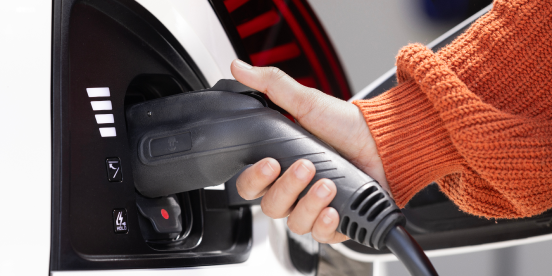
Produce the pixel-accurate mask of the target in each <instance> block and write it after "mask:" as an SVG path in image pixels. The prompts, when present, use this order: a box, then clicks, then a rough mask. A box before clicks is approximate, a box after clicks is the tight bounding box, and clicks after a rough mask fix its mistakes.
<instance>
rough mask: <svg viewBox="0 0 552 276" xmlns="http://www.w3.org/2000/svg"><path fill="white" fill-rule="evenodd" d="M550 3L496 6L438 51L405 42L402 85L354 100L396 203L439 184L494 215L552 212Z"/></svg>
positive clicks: (468, 207) (475, 209)
mask: <svg viewBox="0 0 552 276" xmlns="http://www.w3.org/2000/svg"><path fill="white" fill-rule="evenodd" d="M551 2H552V1H527V0H526V1H522V0H518V1H495V3H494V7H493V9H492V10H491V11H490V12H489V13H488V14H486V15H485V16H484V17H482V18H481V19H479V20H478V21H477V22H476V23H474V24H473V26H472V27H471V28H470V29H469V30H468V31H467V32H466V33H464V34H463V35H462V36H460V37H459V38H458V39H456V40H455V41H454V42H453V43H452V44H451V45H448V46H447V47H445V48H444V49H443V50H441V51H440V52H438V53H433V52H432V51H430V50H429V49H427V48H425V47H424V46H422V45H417V44H415V45H409V46H407V47H405V48H403V49H402V50H401V51H400V53H399V55H398V57H397V68H398V69H397V77H398V81H399V85H398V86H397V87H396V88H393V89H391V90H390V91H388V92H386V93H384V94H383V95H381V96H379V97H376V98H374V99H372V100H367V101H355V102H354V103H355V104H356V105H357V106H358V107H359V108H360V109H361V111H362V112H363V114H364V116H365V118H366V122H367V124H368V126H369V128H370V131H371V133H372V135H373V136H374V139H375V140H376V144H377V147H378V152H379V154H380V156H381V158H382V161H383V164H384V169H385V172H386V176H387V179H388V182H389V185H390V188H391V192H392V194H393V196H394V197H395V199H396V201H397V203H398V205H399V206H401V207H403V206H405V204H406V203H407V202H408V200H410V198H412V196H414V194H415V193H417V192H418V191H419V190H421V189H422V188H423V187H425V186H426V185H428V184H429V183H431V182H432V181H437V183H438V184H439V185H440V187H441V190H442V191H443V192H444V193H445V194H446V195H447V196H448V197H449V198H450V199H451V200H453V201H454V202H455V203H456V204H457V205H458V206H459V207H460V209H462V210H464V211H466V212H468V213H472V214H475V215H479V216H485V217H491V218H517V217H526V216H532V215H536V214H539V213H542V212H543V211H545V210H547V209H550V208H551V207H552V121H551V119H552V89H551V88H550V84H551V83H550V82H551V80H552V21H551V18H552V16H551V13H552V3H551Z"/></svg>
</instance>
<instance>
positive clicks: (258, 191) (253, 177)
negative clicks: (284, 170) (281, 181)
mask: <svg viewBox="0 0 552 276" xmlns="http://www.w3.org/2000/svg"><path fill="white" fill-rule="evenodd" d="M278 175H280V164H279V163H278V161H276V160H275V159H273V158H265V159H263V160H261V161H259V162H257V163H255V164H254V165H252V166H251V167H249V168H247V169H246V170H245V171H243V172H242V173H241V174H240V176H239V177H238V179H237V180H236V188H237V190H238V194H239V195H240V196H241V197H243V198H244V199H247V200H252V199H255V198H258V197H261V196H263V195H264V194H265V192H266V191H267V190H268V187H269V185H270V184H272V182H274V180H276V178H277V177H278Z"/></svg>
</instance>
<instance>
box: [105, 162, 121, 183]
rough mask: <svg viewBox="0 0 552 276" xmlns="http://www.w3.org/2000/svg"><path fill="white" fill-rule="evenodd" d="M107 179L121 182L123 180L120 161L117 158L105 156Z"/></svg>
mask: <svg viewBox="0 0 552 276" xmlns="http://www.w3.org/2000/svg"><path fill="white" fill-rule="evenodd" d="M106 165H107V179H108V180H109V182H121V181H123V173H122V171H121V161H120V160H119V158H117V157H114V158H107V160H106Z"/></svg>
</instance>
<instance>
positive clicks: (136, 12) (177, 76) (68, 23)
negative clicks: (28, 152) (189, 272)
mask: <svg viewBox="0 0 552 276" xmlns="http://www.w3.org/2000/svg"><path fill="white" fill-rule="evenodd" d="M54 2H55V3H54V18H55V20H54V25H55V27H54V30H55V31H54V39H55V40H59V41H61V42H62V43H60V44H59V45H61V46H60V48H56V49H55V50H54V52H55V55H54V59H53V68H54V69H53V72H54V82H53V83H54V84H53V87H54V89H53V96H52V99H53V104H52V109H53V114H54V115H53V128H54V132H55V133H60V135H59V136H58V135H54V138H53V152H54V153H53V155H54V164H55V166H54V170H53V179H54V181H53V198H52V202H53V211H52V247H51V270H52V271H60V270H89V269H121V268H156V267H181V266H197V265H215V264H228V263H237V262H243V261H245V260H246V259H247V258H248V256H249V252H250V250H251V239H252V218H251V212H250V210H249V208H248V207H243V206H238V207H229V206H228V204H226V201H221V200H219V199H220V198H221V195H220V194H219V193H213V192H214V191H204V190H194V191H189V192H185V193H179V194H175V195H171V196H168V197H164V198H155V199H151V198H146V197H143V196H142V195H140V194H138V193H137V192H136V190H135V188H134V178H133V172H132V167H131V166H130V154H132V151H131V149H130V148H129V145H128V138H127V130H126V122H125V115H124V114H125V108H126V107H128V106H131V105H133V104H136V103H139V102H143V101H146V100H149V99H155V98H159V97H165V96H169V95H173V94H178V93H184V92H187V91H192V90H198V89H204V88H207V84H206V81H205V79H204V78H203V76H202V75H201V73H199V71H198V70H197V67H196V66H195V65H194V64H193V62H192V60H191V59H190V58H189V57H188V56H187V54H186V52H185V51H184V49H183V48H182V47H181V46H180V45H179V44H178V43H177V42H176V39H174V37H172V35H171V34H170V33H169V32H168V31H167V30H166V29H164V27H163V26H162V24H161V23H159V22H158V21H157V20H156V19H155V18H154V17H153V16H152V15H151V14H149V13H148V12H147V11H146V10H145V9H144V8H143V7H141V6H140V5H139V4H137V3H136V2H135V1H127V0H97V1H54ZM56 26H57V27H56ZM56 45H57V44H56ZM179 146H180V145H179ZM216 192H222V193H224V191H216Z"/></svg>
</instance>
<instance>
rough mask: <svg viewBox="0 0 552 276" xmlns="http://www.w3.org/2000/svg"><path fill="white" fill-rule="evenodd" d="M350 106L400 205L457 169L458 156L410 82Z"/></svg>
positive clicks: (436, 117)
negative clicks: (369, 138)
mask: <svg viewBox="0 0 552 276" xmlns="http://www.w3.org/2000/svg"><path fill="white" fill-rule="evenodd" d="M353 103H354V104H355V105H357V106H358V107H359V108H360V110H361V111H362V113H363V114H364V118H365V119H366V123H367V124H368V127H369V128H370V132H371V133H372V136H373V137H374V139H375V141H376V145H377V148H378V153H379V155H380V156H381V159H382V161H383V167H384V170H385V174H386V178H387V181H388V183H389V187H390V189H391V193H392V195H393V197H394V198H395V201H396V203H397V205H398V206H399V207H401V208H403V207H404V206H405V205H406V203H407V202H408V201H409V200H410V199H411V198H412V197H413V196H414V195H415V194H416V193H417V192H418V191H420V190H421V189H423V188H424V187H425V186H427V185H428V184H430V183H431V182H433V181H436V180H437V179H439V178H441V177H443V176H445V175H448V174H451V173H454V172H460V171H461V169H462V167H461V164H462V158H461V156H460V155H459V154H458V152H457V150H456V149H455V147H454V146H453V144H452V141H451V139H450V137H449V134H448V132H447V130H446V129H445V127H444V125H443V122H442V120H441V118H440V116H439V114H438V112H437V111H436V110H435V109H434V107H433V104H432V103H431V102H430V101H429V100H428V99H427V96H426V95H425V94H424V93H423V92H422V91H421V90H420V88H419V86H418V85H417V84H416V83H415V82H414V81H407V82H405V83H403V84H400V85H398V86H397V87H395V88H393V89H391V90H389V91H387V92H386V93H384V94H382V95H380V96H378V97H375V98H373V99H370V100H357V101H354V102H353Z"/></svg>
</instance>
